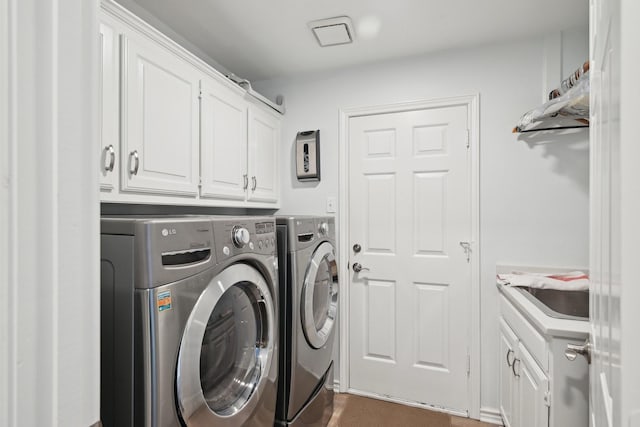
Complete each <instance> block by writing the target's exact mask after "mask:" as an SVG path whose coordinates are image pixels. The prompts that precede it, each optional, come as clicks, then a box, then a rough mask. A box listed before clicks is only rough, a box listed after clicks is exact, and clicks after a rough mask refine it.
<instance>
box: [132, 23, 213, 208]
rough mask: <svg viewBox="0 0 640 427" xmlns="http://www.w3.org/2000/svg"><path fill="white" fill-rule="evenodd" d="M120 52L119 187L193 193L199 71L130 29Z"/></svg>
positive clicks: (196, 147)
mask: <svg viewBox="0 0 640 427" xmlns="http://www.w3.org/2000/svg"><path fill="white" fill-rule="evenodd" d="M122 52H123V53H122V59H123V64H122V109H123V111H122V117H123V122H122V138H123V139H122V151H123V152H122V167H121V169H122V172H121V173H122V190H123V191H133V192H142V193H162V194H171V195H176V196H194V197H195V196H196V195H197V193H198V179H199V171H198V154H199V153H198V139H199V129H198V127H199V117H198V116H199V110H198V108H199V107H198V97H199V94H200V89H199V82H200V74H199V73H198V70H197V69H195V68H194V67H193V66H191V65H190V64H189V63H187V62H186V61H183V60H182V59H181V58H179V57H177V56H176V55H174V54H172V53H171V52H169V51H168V50H166V49H165V48H163V47H162V46H160V45H159V44H157V43H154V42H152V41H151V40H149V39H148V38H146V37H143V36H139V35H137V34H135V33H133V32H130V33H127V34H125V35H123V36H122Z"/></svg>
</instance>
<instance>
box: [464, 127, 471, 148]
mask: <svg viewBox="0 0 640 427" xmlns="http://www.w3.org/2000/svg"><path fill="white" fill-rule="evenodd" d="M465 133H466V135H467V148H469V144H470V142H471V136H470V134H469V129H467V130H466V131H465Z"/></svg>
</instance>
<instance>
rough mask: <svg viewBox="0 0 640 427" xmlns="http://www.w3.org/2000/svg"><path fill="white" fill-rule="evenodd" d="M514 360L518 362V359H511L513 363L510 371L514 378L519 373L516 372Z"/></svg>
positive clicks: (518, 376)
mask: <svg viewBox="0 0 640 427" xmlns="http://www.w3.org/2000/svg"><path fill="white" fill-rule="evenodd" d="M516 362H518V363H520V359H513V364H512V365H511V371H512V372H513V375H514V376H515V377H516V378H520V374H516Z"/></svg>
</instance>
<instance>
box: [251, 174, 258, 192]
mask: <svg viewBox="0 0 640 427" xmlns="http://www.w3.org/2000/svg"><path fill="white" fill-rule="evenodd" d="M251 182H252V183H253V185H252V186H251V191H256V188H257V187H258V180H257V179H256V177H255V176H252V177H251Z"/></svg>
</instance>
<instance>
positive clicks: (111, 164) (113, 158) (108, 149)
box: [102, 144, 116, 172]
mask: <svg viewBox="0 0 640 427" xmlns="http://www.w3.org/2000/svg"><path fill="white" fill-rule="evenodd" d="M102 152H103V153H104V158H105V159H106V158H107V154H108V155H109V164H108V165H107V166H104V170H105V172H113V167H114V166H115V164H116V151H115V150H114V149H113V144H109V145H108V146H107V147H104V148H103V150H102Z"/></svg>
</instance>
